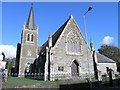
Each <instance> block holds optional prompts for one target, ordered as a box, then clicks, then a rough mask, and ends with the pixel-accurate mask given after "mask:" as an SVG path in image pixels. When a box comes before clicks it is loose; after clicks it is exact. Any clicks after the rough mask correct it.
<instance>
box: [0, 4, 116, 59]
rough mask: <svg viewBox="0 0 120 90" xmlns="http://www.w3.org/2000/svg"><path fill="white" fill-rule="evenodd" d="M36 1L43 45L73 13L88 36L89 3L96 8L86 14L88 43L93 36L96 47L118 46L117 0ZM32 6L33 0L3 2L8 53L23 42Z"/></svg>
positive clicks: (3, 38) (81, 29)
mask: <svg viewBox="0 0 120 90" xmlns="http://www.w3.org/2000/svg"><path fill="white" fill-rule="evenodd" d="M33 4H34V20H35V25H38V26H39V32H38V33H39V34H38V45H39V46H40V45H42V44H43V43H44V42H45V41H46V40H47V39H48V35H49V32H50V33H51V34H54V32H56V31H57V29H58V28H59V27H60V26H61V25H62V24H63V23H64V22H65V21H66V20H67V19H68V18H69V16H70V15H73V17H74V19H75V21H76V22H77V24H78V26H79V28H80V31H81V32H82V33H83V35H84V36H85V34H84V21H83V15H84V13H85V12H86V11H87V9H88V7H89V6H92V8H93V9H92V10H91V11H90V12H88V13H87V14H86V32H87V37H88V43H89V41H90V38H92V40H93V43H94V46H95V50H96V51H97V49H99V48H100V46H101V45H102V44H107V45H115V46H118V3H117V2H34V3H33ZM30 7H31V2H2V43H1V44H2V45H1V46H0V47H1V48H2V49H1V51H5V50H6V51H5V52H6V53H8V55H7V56H8V57H13V56H15V54H16V48H17V43H18V42H21V32H22V27H23V24H24V23H25V22H27V19H28V14H29V10H30ZM11 48H12V50H11ZM8 50H9V51H8ZM7 51H8V52H7ZM11 51H13V52H11ZM9 53H10V54H11V55H9Z"/></svg>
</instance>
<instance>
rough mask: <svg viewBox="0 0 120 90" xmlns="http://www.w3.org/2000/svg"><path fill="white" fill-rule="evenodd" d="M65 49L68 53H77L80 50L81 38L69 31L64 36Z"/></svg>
mask: <svg viewBox="0 0 120 90" xmlns="http://www.w3.org/2000/svg"><path fill="white" fill-rule="evenodd" d="M66 51H67V53H69V54H78V53H80V52H81V40H80V38H79V36H78V34H77V33H76V32H74V31H70V32H69V33H68V35H67V37H66Z"/></svg>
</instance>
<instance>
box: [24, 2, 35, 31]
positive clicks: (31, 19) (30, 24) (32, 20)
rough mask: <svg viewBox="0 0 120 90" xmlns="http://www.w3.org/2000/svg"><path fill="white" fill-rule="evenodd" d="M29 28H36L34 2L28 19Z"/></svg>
mask: <svg viewBox="0 0 120 90" xmlns="http://www.w3.org/2000/svg"><path fill="white" fill-rule="evenodd" d="M26 27H27V28H29V29H34V12H33V3H32V4H31V8H30V12H29V16H28V21H27V25H26Z"/></svg>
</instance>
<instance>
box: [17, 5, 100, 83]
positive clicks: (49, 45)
mask: <svg viewBox="0 0 120 90" xmlns="http://www.w3.org/2000/svg"><path fill="white" fill-rule="evenodd" d="M93 51H94V46H93V43H92V42H91V44H90V47H89V45H88V44H87V41H86V40H85V38H84V36H83V34H82V32H81V30H80V28H79V27H78V25H77V23H76V21H75V19H74V17H73V16H72V15H71V16H70V17H69V18H68V20H67V21H66V22H65V23H64V24H63V25H62V26H61V27H60V28H59V29H58V30H57V31H56V32H55V33H54V34H53V35H49V37H48V40H47V41H46V42H45V43H44V44H43V45H42V46H38V27H37V26H35V25H34V12H33V5H32V6H31V8H30V12H29V16H28V20H27V23H25V24H24V25H23V28H22V34H21V43H18V44H17V54H16V66H15V72H16V73H17V75H18V77H23V76H28V75H29V74H30V75H33V76H35V77H36V78H39V79H43V80H45V81H46V80H50V81H54V80H57V79H59V80H60V79H72V78H73V77H91V78H93V77H94V75H95V66H94V63H96V62H95V61H96V60H94V59H96V58H97V56H96V57H95V58H94V59H93ZM96 55H98V54H96ZM100 57H101V56H100ZM88 62H89V64H88Z"/></svg>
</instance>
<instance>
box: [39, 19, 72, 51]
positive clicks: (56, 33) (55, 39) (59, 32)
mask: <svg viewBox="0 0 120 90" xmlns="http://www.w3.org/2000/svg"><path fill="white" fill-rule="evenodd" d="M70 18H71V17H70ZM70 18H69V19H68V20H67V21H66V22H65V23H64V24H63V25H62V26H61V27H60V28H59V29H58V30H57V31H56V32H55V33H54V34H53V35H52V46H54V45H55V44H56V42H57V40H58V38H59V37H60V35H61V33H62V31H63V30H64V28H65V26H66V25H67V23H68V21H69V20H70ZM46 46H48V40H47V41H46V42H45V43H44V44H43V45H42V48H41V51H40V52H43V53H44V52H45V50H46Z"/></svg>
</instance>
